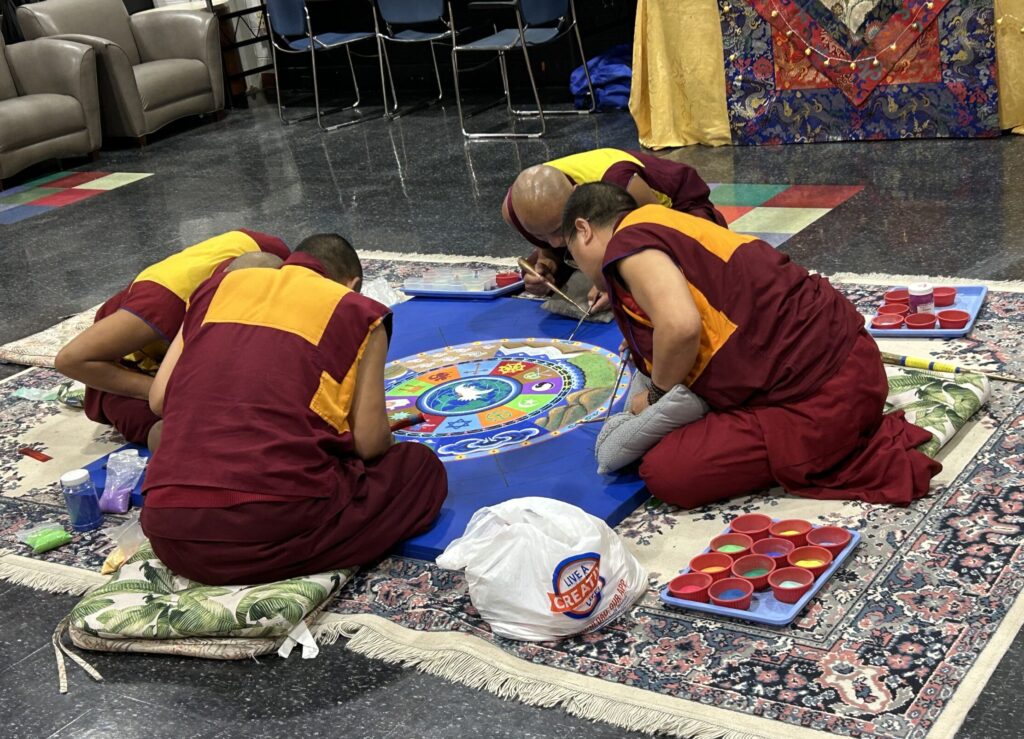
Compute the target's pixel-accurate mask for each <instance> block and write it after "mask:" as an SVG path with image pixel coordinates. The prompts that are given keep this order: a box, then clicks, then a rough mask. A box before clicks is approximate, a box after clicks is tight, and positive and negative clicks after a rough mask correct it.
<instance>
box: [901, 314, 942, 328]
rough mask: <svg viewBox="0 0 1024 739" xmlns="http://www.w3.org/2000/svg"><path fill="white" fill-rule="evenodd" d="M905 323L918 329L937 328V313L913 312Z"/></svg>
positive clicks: (908, 326)
mask: <svg viewBox="0 0 1024 739" xmlns="http://www.w3.org/2000/svg"><path fill="white" fill-rule="evenodd" d="M903 323H905V324H906V326H907V328H914V329H918V330H920V329H926V328H935V314H934V313H912V314H911V315H909V316H907V317H906V318H905V319H904V320H903Z"/></svg>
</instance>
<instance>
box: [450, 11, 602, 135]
mask: <svg viewBox="0 0 1024 739" xmlns="http://www.w3.org/2000/svg"><path fill="white" fill-rule="evenodd" d="M469 7H470V9H480V10H496V9H504V10H511V11H513V12H514V13H515V18H516V27H515V28H505V29H502V30H498V28H497V27H496V26H495V29H494V33H492V34H491V35H490V36H486V37H485V38H482V39H478V40H476V41H471V42H469V43H467V44H462V45H459V44H457V43H456V44H454V45H453V46H452V73H453V74H454V76H455V100H456V103H457V104H458V106H459V122H460V124H461V125H462V133H463V134H464V135H465V136H466V138H469V139H486V138H505V139H522V138H528V139H533V138H539V137H541V136H543V135H544V132H545V131H546V124H545V122H544V116H545V115H586V114H589V113H593V112H594V109H595V107H596V105H597V103H596V99H595V97H594V86H593V83H592V82H591V80H590V70H589V69H587V56H586V54H585V53H584V52H583V40H582V39H581V38H580V29H579V24H578V23H577V20H576V5H575V2H574V0H483V1H481V2H470V3H469ZM569 33H575V36H576V47H577V49H578V50H579V53H580V59H582V64H583V69H584V72H585V74H586V77H587V88H588V89H589V91H590V107H589V108H587V109H585V110H549V111H547V112H546V113H545V111H544V108H543V107H542V106H541V103H540V93H539V92H538V91H537V81H536V80H535V79H534V77H533V67H532V65H531V64H530V52H529V49H530V48H531V47H535V46H544V45H547V44H550V43H552V42H554V41H557V40H558V39H560V38H562V37H563V36H565V35H567V34H569ZM514 49H520V50H522V52H523V60H524V61H525V62H526V72H527V75H528V76H529V79H530V88H531V90H532V92H533V99H534V102H535V103H536V104H537V107H536V109H533V110H518V109H516V108H514V107H512V96H511V94H510V92H509V83H508V67H507V65H506V61H505V54H507V53H508V52H510V51H512V50H514ZM467 51H470V52H492V53H496V54H497V55H498V64H499V66H500V68H501V82H502V85H503V87H504V89H505V104H506V107H507V108H508V113H509V115H510V116H513V117H526V116H536V117H539V118H540V130H539V131H535V132H533V133H518V132H514V131H505V132H500V133H470V132H469V131H467V130H466V118H467V117H468V116H466V115H464V113H463V110H462V95H461V94H460V92H459V59H458V57H459V52H467Z"/></svg>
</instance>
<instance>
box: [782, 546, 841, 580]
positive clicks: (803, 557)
mask: <svg viewBox="0 0 1024 739" xmlns="http://www.w3.org/2000/svg"><path fill="white" fill-rule="evenodd" d="M786 561H787V562H789V564H790V566H792V567H800V568H802V569H804V570H807V571H808V572H810V573H811V574H812V575H814V576H815V577H818V576H819V575H821V573H822V572H824V571H825V570H827V569H828V568H829V565H831V564H832V552H830V551H829V550H827V549H825V548H824V547H814V546H810V547H797V548H796V549H794V550H793V551H792V552H790V553H789V554H787V555H786Z"/></svg>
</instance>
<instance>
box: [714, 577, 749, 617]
mask: <svg viewBox="0 0 1024 739" xmlns="http://www.w3.org/2000/svg"><path fill="white" fill-rule="evenodd" d="M753 594H754V586H753V585H751V584H750V581H749V580H744V579H742V578H739V577H727V578H725V579H724V580H719V581H718V582H716V583H714V584H713V585H712V586H711V587H710V588H708V596H709V597H710V598H711V602H712V603H714V604H715V605H716V606H722V607H723V608H735V609H737V610H739V611H745V610H747V609H748V608H750V598H751V596H753Z"/></svg>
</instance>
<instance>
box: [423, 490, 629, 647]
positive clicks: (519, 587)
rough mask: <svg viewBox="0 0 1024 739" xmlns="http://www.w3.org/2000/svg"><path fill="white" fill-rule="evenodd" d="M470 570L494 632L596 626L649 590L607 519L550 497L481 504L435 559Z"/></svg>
mask: <svg viewBox="0 0 1024 739" xmlns="http://www.w3.org/2000/svg"><path fill="white" fill-rule="evenodd" d="M437 564H438V566H440V567H444V568H445V569H449V570H461V569H465V571H466V581H467V582H468V584H469V597H470V599H471V600H472V601H473V605H474V606H475V607H476V609H477V610H478V611H479V612H480V615H481V616H482V617H483V619H484V620H485V621H487V623H489V624H490V625H491V629H492V630H493V631H494V633H495V634H499V635H500V636H504V637H507V638H509V639H519V640H522V641H550V640H553V639H560V638H562V637H566V636H572V635H573V634H579V633H583V632H588V631H594V630H596V629H598V628H600V627H602V626H604V625H606V624H608V623H611V622H612V621H613V620H615V619H616V618H617V617H618V616H620V615H621V614H622V613H623V612H625V610H626V609H627V608H629V607H630V606H631V605H633V603H634V602H635V601H636V599H637V598H639V597H640V595H641V594H642V593H643V592H644V591H645V590H646V589H647V573H646V572H645V571H644V569H643V567H641V566H640V563H639V562H638V561H637V560H636V557H634V556H633V555H632V553H630V552H629V551H628V550H627V549H626V548H625V546H623V544H622V540H621V539H619V536H618V534H616V533H615V532H614V531H612V530H611V529H610V528H609V527H608V525H607V524H605V523H604V521H602V520H600V519H598V518H595V517H594V516H591V515H590V514H589V513H587V512H585V511H583V510H581V509H579V508H577V507H576V506H574V505H570V504H568V503H563V502H562V501H559V500H552V499H551V498H516V499H514V500H509V501H506V502H504V503H499V504H498V505H496V506H490V507H487V508H481V509H480V510H478V511H477V512H476V513H474V514H473V517H472V518H471V519H470V521H469V525H468V526H467V527H466V533H465V534H464V535H463V536H462V537H461V538H459V539H456V540H455V541H453V542H452V543H451V544H449V545H448V548H447V549H445V551H444V553H442V554H441V556H440V557H438V558H437Z"/></svg>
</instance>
